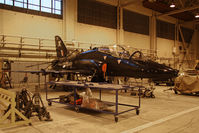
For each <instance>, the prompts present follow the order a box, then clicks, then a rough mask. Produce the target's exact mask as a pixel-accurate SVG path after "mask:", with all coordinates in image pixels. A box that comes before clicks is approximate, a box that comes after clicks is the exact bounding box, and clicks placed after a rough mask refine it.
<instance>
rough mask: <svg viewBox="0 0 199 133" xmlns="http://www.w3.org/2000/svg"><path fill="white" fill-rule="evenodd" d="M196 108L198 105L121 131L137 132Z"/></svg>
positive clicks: (124, 132)
mask: <svg viewBox="0 0 199 133" xmlns="http://www.w3.org/2000/svg"><path fill="white" fill-rule="evenodd" d="M196 110H199V106H198V107H194V108H191V109H188V110H185V111H182V112H179V113H176V114H173V115H170V116H167V117H164V118H162V119H159V120H157V121H153V122H149V123H146V124H144V125H141V126H138V127H135V128H132V129H129V130H126V131H123V132H121V133H134V132H138V131H140V130H143V129H145V128H148V127H151V126H153V125H156V124H160V123H163V122H165V121H168V120H171V119H173V118H176V117H179V116H181V115H184V114H187V113H190V112H193V111H196Z"/></svg>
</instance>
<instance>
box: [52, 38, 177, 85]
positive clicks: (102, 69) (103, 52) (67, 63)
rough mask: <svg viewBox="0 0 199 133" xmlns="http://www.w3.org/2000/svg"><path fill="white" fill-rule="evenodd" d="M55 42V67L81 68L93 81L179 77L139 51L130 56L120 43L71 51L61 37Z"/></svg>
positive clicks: (53, 67)
mask: <svg viewBox="0 0 199 133" xmlns="http://www.w3.org/2000/svg"><path fill="white" fill-rule="evenodd" d="M55 44H56V51H57V57H58V60H55V61H53V63H52V69H54V70H57V71H62V70H71V71H81V73H82V74H85V75H92V76H93V78H92V81H95V82H104V81H105V77H106V76H108V77H112V76H113V77H115V76H120V77H133V78H141V79H143V78H149V79H152V80H156V81H157V80H170V79H172V78H175V77H177V76H178V70H175V69H172V68H171V67H168V66H166V65H164V64H159V63H157V62H154V61H152V60H149V59H145V58H144V57H143V54H142V52H140V51H135V52H134V53H132V54H131V55H130V54H129V52H128V51H126V50H125V49H124V48H123V47H122V46H120V45H114V46H112V47H111V46H109V47H98V48H93V49H91V50H88V51H84V52H80V51H78V50H75V51H73V52H69V51H68V50H67V48H66V47H65V45H64V42H63V41H62V39H61V38H60V37H59V36H55ZM136 55H139V56H138V57H137V56H136Z"/></svg>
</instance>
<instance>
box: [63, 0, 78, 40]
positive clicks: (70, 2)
mask: <svg viewBox="0 0 199 133" xmlns="http://www.w3.org/2000/svg"><path fill="white" fill-rule="evenodd" d="M63 2H64V10H63V39H64V40H67V41H73V40H75V26H76V20H77V19H76V18H77V10H76V9H77V0H66V1H65V0H64V1H63Z"/></svg>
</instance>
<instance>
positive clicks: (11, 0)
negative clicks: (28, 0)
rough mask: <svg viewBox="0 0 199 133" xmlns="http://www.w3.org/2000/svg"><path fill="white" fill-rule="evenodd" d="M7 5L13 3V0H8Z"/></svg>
mask: <svg viewBox="0 0 199 133" xmlns="http://www.w3.org/2000/svg"><path fill="white" fill-rule="evenodd" d="M5 4H6V5H13V0H6V3H5Z"/></svg>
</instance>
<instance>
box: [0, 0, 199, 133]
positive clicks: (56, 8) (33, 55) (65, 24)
mask: <svg viewBox="0 0 199 133" xmlns="http://www.w3.org/2000/svg"><path fill="white" fill-rule="evenodd" d="M172 6H174V7H172ZM55 36H59V37H61V39H62V40H63V43H64V45H65V47H66V48H67V52H68V51H69V52H70V50H71V51H72V50H76V51H81V52H82V51H84V52H85V51H88V50H91V51H92V50H95V48H98V47H102V48H104V49H106V48H107V47H108V46H112V47H113V49H116V47H115V46H116V45H118V46H120V47H119V49H117V50H118V51H117V50H116V51H117V52H118V53H119V52H120V50H122V52H124V53H125V52H126V51H128V52H129V53H130V55H132V53H134V52H135V51H140V52H138V53H141V54H143V56H144V57H145V58H146V59H142V61H143V60H144V61H143V62H144V63H145V64H147V63H148V62H147V60H148V59H149V60H150V61H152V62H157V63H159V64H164V66H168V67H169V69H168V70H171V69H172V70H173V71H172V72H174V70H176V71H178V75H176V76H173V77H174V78H172V83H171V84H165V83H163V84H162V82H161V81H162V77H161V75H160V76H159V79H160V80H158V81H160V82H155V83H154V82H152V83H151V81H148V79H149V78H145V77H147V76H146V75H147V74H148V73H149V75H150V74H151V75H152V76H153V73H155V72H154V71H155V69H156V67H159V66H160V65H156V66H154V68H153V66H152V65H151V66H152V67H149V69H150V70H146V72H145V71H144V72H145V73H144V74H143V75H144V76H142V75H141V76H140V75H139V74H137V75H138V76H135V75H136V74H135V75H134V74H132V75H133V76H130V79H128V80H127V81H126V80H125V79H126V77H128V76H125V74H127V75H128V72H127V73H125V72H123V71H129V73H131V72H130V70H129V69H130V68H129V69H124V68H118V69H114V70H116V71H121V72H119V73H122V74H123V75H122V76H119V77H118V75H119V74H115V75H116V76H113V77H111V79H109V78H110V77H109V76H105V74H107V73H108V68H106V67H105V69H102V73H103V74H104V78H105V80H106V81H109V80H111V82H112V86H111V87H106V85H104V86H103V85H102V84H100V83H99V85H97V87H96V88H97V90H95V83H93V84H92V83H90V80H89V81H88V84H86V85H87V87H90V89H91V90H90V89H89V90H87V87H85V86H84V87H83V88H86V90H84V89H83V90H82V88H81V87H82V86H80V85H79V84H80V83H79V78H81V79H82V78H83V80H84V81H83V82H85V79H84V78H85V77H81V76H79V75H78V74H77V75H78V78H77V79H75V78H73V80H74V81H75V82H74V81H71V83H73V84H72V85H69V87H68V86H67V85H68V84H70V83H68V84H64V83H61V84H58V85H57V86H56V85H54V87H55V88H56V89H52V88H49V86H51V85H49V84H46V83H47V82H49V81H53V82H56V81H57V79H58V81H59V80H60V79H65V78H66V77H67V76H66V75H69V74H70V73H71V72H67V74H66V72H64V73H65V74H63V73H61V71H60V69H56V72H57V71H58V72H60V73H61V74H60V75H61V76H60V77H61V78H60V77H59V78H53V77H52V75H51V74H49V73H51V72H47V70H48V69H49V68H51V67H52V68H51V69H53V63H54V62H55V61H58V62H61V63H63V62H67V61H68V59H67V58H68V56H67V55H65V58H63V54H64V53H62V50H61V56H62V57H58V52H57V51H59V49H58V48H57V47H58V45H59V44H60V43H61V42H62V41H57V43H58V44H56V37H55ZM198 50H199V1H198V0H0V62H1V63H0V68H1V70H0V72H1V73H0V77H1V79H0V81H1V83H0V85H1V86H0V88H2V90H0V127H1V128H0V133H1V132H2V133H12V132H15V133H16V132H86V133H87V132H124V133H127V132H129V133H130V132H146V133H148V132H165V133H166V132H176V133H177V132H197V131H198V129H199V127H198V124H197V122H198V121H199V117H198V115H197V114H198V112H199V106H198V101H199V100H198V98H197V96H198V94H199V93H198V92H199V82H198V68H199V66H198V68H197V64H198V60H199V53H198ZM84 52H83V53H84ZM71 53H72V54H73V52H71ZM141 54H140V56H141ZM109 55H110V53H108V54H107V55H106V56H105V55H104V54H103V56H104V60H106V58H108V57H107V56H109ZM130 55H128V56H130ZM94 56H95V55H94ZM130 57H133V56H130ZM93 58H94V57H93ZM114 58H115V57H114ZM128 58H129V57H128ZM60 60H61V61H60ZM124 60H125V58H123V57H121V56H120V57H119V58H117V61H118V62H117V63H116V64H117V65H120V62H121V64H122V62H123V61H124ZM125 61H126V60H125ZM128 61H129V60H128ZM6 63H7V64H6ZM72 63H74V62H72ZM74 64H75V63H74ZM138 64H139V61H138ZM145 64H144V65H145ZM152 64H153V63H152ZM65 65H66V66H67V65H68V64H67V63H66V64H64V65H63V64H62V65H61V67H63V68H64V67H65ZM117 65H115V67H119V66H117ZM148 66H150V64H149V65H148V64H147V65H146V67H148ZM100 67H102V68H103V65H102V66H100ZM144 68H145V67H143V69H144ZM196 68H197V70H196ZM88 69H89V68H88ZM100 69H101V68H100ZM112 69H113V67H112ZM151 69H154V71H153V70H151ZM165 69H166V67H165ZM45 70H46V71H45ZM22 71H23V72H22ZM116 71H115V73H116ZM148 71H149V72H148ZM77 72H79V71H76V72H72V73H75V74H76V73H77ZM166 72H167V70H165V73H166ZM185 72H186V73H185ZM53 73H55V72H53ZM80 73H81V72H80ZM187 73H188V75H186V74H187ZM62 74H63V75H62ZM111 74H112V75H114V72H113V73H110V75H111ZM145 74H146V75H145ZM172 74H173V73H172ZM5 75H6V76H5ZM58 75H59V74H58ZM80 75H81V74H80ZM151 75H150V76H151ZM184 75H185V76H186V79H185V78H184V77H183V78H181V77H180V76H184ZM150 76H149V77H150ZM26 77H27V78H26ZM89 78H90V77H89ZM81 79H80V81H81ZM169 79H171V78H169ZM86 80H87V77H86ZM152 80H153V78H152ZM156 80H157V78H156ZM156 80H155V81H156ZM153 81H154V80H153ZM86 82H87V81H86ZM182 82H183V83H182ZM55 84H56V83H55ZM91 84H92V85H91ZM108 84H110V83H108ZM118 84H119V85H120V86H119V88H120V89H119V90H117V89H114V86H115V88H117V87H118V86H117V85H118ZM135 84H136V85H135ZM151 84H152V85H151ZM63 85H64V87H63ZM101 85H102V86H101ZM124 85H128V87H130V90H129V89H128V90H127V89H126V88H125V87H126V86H124ZM170 85H172V86H170ZM60 86H62V87H60ZM141 86H144V88H145V90H144V92H146V91H148V92H149V93H150V94H151V95H150V98H149V97H147V96H146V95H145V96H143V95H141V94H140V93H142V89H141V88H142V87H141ZM78 87H80V92H81V93H82V94H83V92H85V91H86V92H85V93H86V94H87V93H88V92H90V91H92V95H93V97H97V96H98V95H99V94H98V93H99V92H100V100H101V97H102V99H106V100H108V101H111V102H114V103H115V100H116V105H110V106H111V107H110V108H113V109H116V110H118V107H117V106H118V105H117V104H118V100H119V102H121V103H123V102H124V103H126V104H125V105H124V106H126V105H127V106H129V104H133V105H135V110H136V113H135V112H133V111H132V112H130V111H131V110H125V107H123V106H122V107H120V106H119V108H120V109H121V110H123V111H124V112H126V113H124V114H123V113H121V114H120V113H119V114H118V112H117V111H116V113H113V115H114V117H113V116H112V115H109V114H104V113H102V112H101V110H100V113H99V112H95V111H96V110H95V111H93V110H89V109H88V110H87V109H85V110H84V108H82V109H80V110H79V109H77V108H75V110H74V109H73V108H71V107H68V106H66V105H65V104H58V103H52V102H51V100H52V101H53V100H54V99H50V102H49V100H48V99H47V95H48V96H49V97H55V96H59V100H60V101H61V100H64V99H63V96H65V95H70V93H71V92H72V93H74V97H76V95H77V94H78V93H76V91H78V90H79V89H77V88H78ZM100 87H101V88H100ZM103 87H104V88H103ZM136 87H137V88H138V89H137V90H133V89H132V88H136ZM180 87H181V88H183V89H185V88H186V89H187V88H188V90H178V88H180ZM46 88H48V90H49V92H46V90H47V89H46ZM63 88H64V89H63ZM75 88H76V89H77V90H76V89H75ZM107 88H109V89H110V88H112V89H111V90H109V89H108V90H107ZM148 88H150V89H148ZM174 88H177V89H176V90H175V89H174ZM193 88H194V89H193ZM24 89H26V90H28V92H30V93H33V94H35V95H36V97H41V99H42V100H43V101H42V104H43V105H45V109H44V108H42V109H43V110H44V112H45V113H43V114H42V115H43V116H44V114H45V117H46V118H48V120H52V121H48V122H46V121H40V120H41V118H40V116H38V117H39V119H40V120H38V119H37V117H33V116H31V115H30V118H27V119H23V120H22V118H21V119H20V120H19V118H18V117H19V116H20V117H21V115H25V117H27V113H26V112H23V111H21V115H19V114H17V115H15V114H14V115H13V114H11V115H10V116H8V114H7V113H9V110H10V109H12V105H13V108H15V105H16V104H17V103H19V100H18V101H17V99H16V100H14V101H15V102H14V103H12V102H10V101H12V100H10V101H9V100H8V103H6V105H5V102H6V101H7V99H6V98H5V97H4V95H6V97H9V96H10V97H11V96H12V95H13V94H11V93H10V92H18V91H23V90H24ZM140 89H141V90H140ZM154 89H155V90H154ZM5 90H6V91H5ZM98 90H99V91H98ZM173 90H174V91H173ZM7 91H8V93H7ZM134 91H135V92H134ZM177 91H178V92H181V93H178V95H176V94H175V93H177ZM101 92H102V94H103V95H102V94H101ZM174 92H175V93H174ZM75 93H76V94H75ZM187 93H188V95H183V94H187ZM89 94H90V93H89ZM147 94H148V93H147ZM35 95H33V98H32V99H31V98H30V99H31V100H32V102H33V99H34V96H35ZM78 95H79V94H78ZM16 96H19V95H16ZM118 97H119V98H118ZM12 98H13V97H12ZM46 99H47V100H46ZM95 100H96V99H95ZM60 101H59V102H60ZM74 101H76V98H75V99H74ZM74 101H73V102H74ZM1 103H3V104H2V105H1ZM96 103H97V102H96V101H95V104H96ZM100 103H101V102H100ZM49 104H52V106H49ZM76 104H78V103H76V102H74V103H73V104H72V105H75V106H76ZM43 105H42V106H43ZM5 106H6V107H5ZM24 106H25V105H24ZM16 108H17V105H16ZM21 108H23V107H21ZM24 108H25V107H24ZM33 108H34V106H31V109H30V110H31V111H32V112H34V111H35V110H34V109H33ZM18 109H19V107H18ZM47 110H48V111H47ZM137 111H140V112H137ZM11 112H14V111H13V110H12V111H11ZM32 112H31V113H32ZM35 112H37V111H35ZM77 112H78V113H77ZM37 113H38V112H37ZM40 113H41V112H40ZM49 113H50V116H51V117H50V118H49V115H48V114H49ZM6 114H7V116H6V120H5V119H4V118H5V115H6ZM38 114H39V113H38ZM46 114H47V115H46ZM117 116H118V117H117ZM15 117H16V118H15ZM113 118H115V121H114V119H113ZM118 118H119V120H118ZM1 119H2V120H3V121H4V122H3V123H1V122H2V121H1ZM13 119H15V120H16V121H17V119H18V121H19V122H21V123H22V124H19V125H18V124H16V123H15V122H14V121H15V120H13ZM22 121H23V122H24V123H23V122H22ZM10 123H11V126H7V125H9V124H10ZM30 123H31V124H30ZM4 125H5V126H4Z"/></svg>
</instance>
